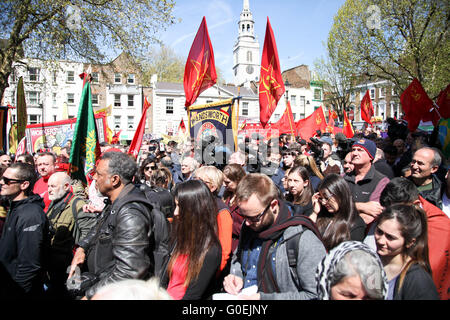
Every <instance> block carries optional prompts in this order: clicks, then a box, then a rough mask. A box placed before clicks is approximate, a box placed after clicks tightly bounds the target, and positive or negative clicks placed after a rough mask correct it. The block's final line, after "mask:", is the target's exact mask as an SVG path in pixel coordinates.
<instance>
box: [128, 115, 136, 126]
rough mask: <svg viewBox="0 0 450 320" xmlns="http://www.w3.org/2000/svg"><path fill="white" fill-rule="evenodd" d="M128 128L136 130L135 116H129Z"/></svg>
mask: <svg viewBox="0 0 450 320" xmlns="http://www.w3.org/2000/svg"><path fill="white" fill-rule="evenodd" d="M127 127H128V129H133V128H134V117H133V116H128V119H127Z"/></svg>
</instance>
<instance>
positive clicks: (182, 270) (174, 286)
mask: <svg viewBox="0 0 450 320" xmlns="http://www.w3.org/2000/svg"><path fill="white" fill-rule="evenodd" d="M187 259H188V256H187V255H185V254H183V255H179V256H178V258H177V260H175V262H174V264H173V267H172V275H171V277H170V281H169V286H168V287H167V292H168V293H169V294H170V296H171V297H172V298H173V299H174V300H181V299H182V298H183V297H184V294H185V293H186V289H187V287H186V286H185V285H184V281H185V280H186V274H187V268H186V264H187Z"/></svg>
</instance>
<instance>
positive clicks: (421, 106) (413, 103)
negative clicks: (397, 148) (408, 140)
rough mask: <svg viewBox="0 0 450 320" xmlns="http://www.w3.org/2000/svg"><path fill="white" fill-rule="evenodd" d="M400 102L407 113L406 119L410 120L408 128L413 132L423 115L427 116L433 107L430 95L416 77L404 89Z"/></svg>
mask: <svg viewBox="0 0 450 320" xmlns="http://www.w3.org/2000/svg"><path fill="white" fill-rule="evenodd" d="M400 103H401V104H402V108H403V111H404V113H405V119H406V120H407V121H408V129H409V131H411V132H414V131H415V130H416V129H417V127H418V126H419V123H420V120H422V118H423V117H427V116H428V113H429V111H430V109H431V108H432V107H433V101H432V100H431V99H430V98H429V97H428V95H427V93H426V92H425V90H424V89H423V87H422V85H421V84H420V82H419V80H417V79H416V78H414V79H413V81H412V82H411V84H410V85H409V86H408V88H406V90H405V91H403V93H402V95H401V96H400Z"/></svg>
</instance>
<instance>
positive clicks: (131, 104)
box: [128, 94, 134, 107]
mask: <svg viewBox="0 0 450 320" xmlns="http://www.w3.org/2000/svg"><path fill="white" fill-rule="evenodd" d="M128 106H129V107H134V95H132V94H129V95H128Z"/></svg>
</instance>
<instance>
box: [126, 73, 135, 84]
mask: <svg viewBox="0 0 450 320" xmlns="http://www.w3.org/2000/svg"><path fill="white" fill-rule="evenodd" d="M127 83H128V84H134V74H132V73H130V74H129V75H128V78H127Z"/></svg>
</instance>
